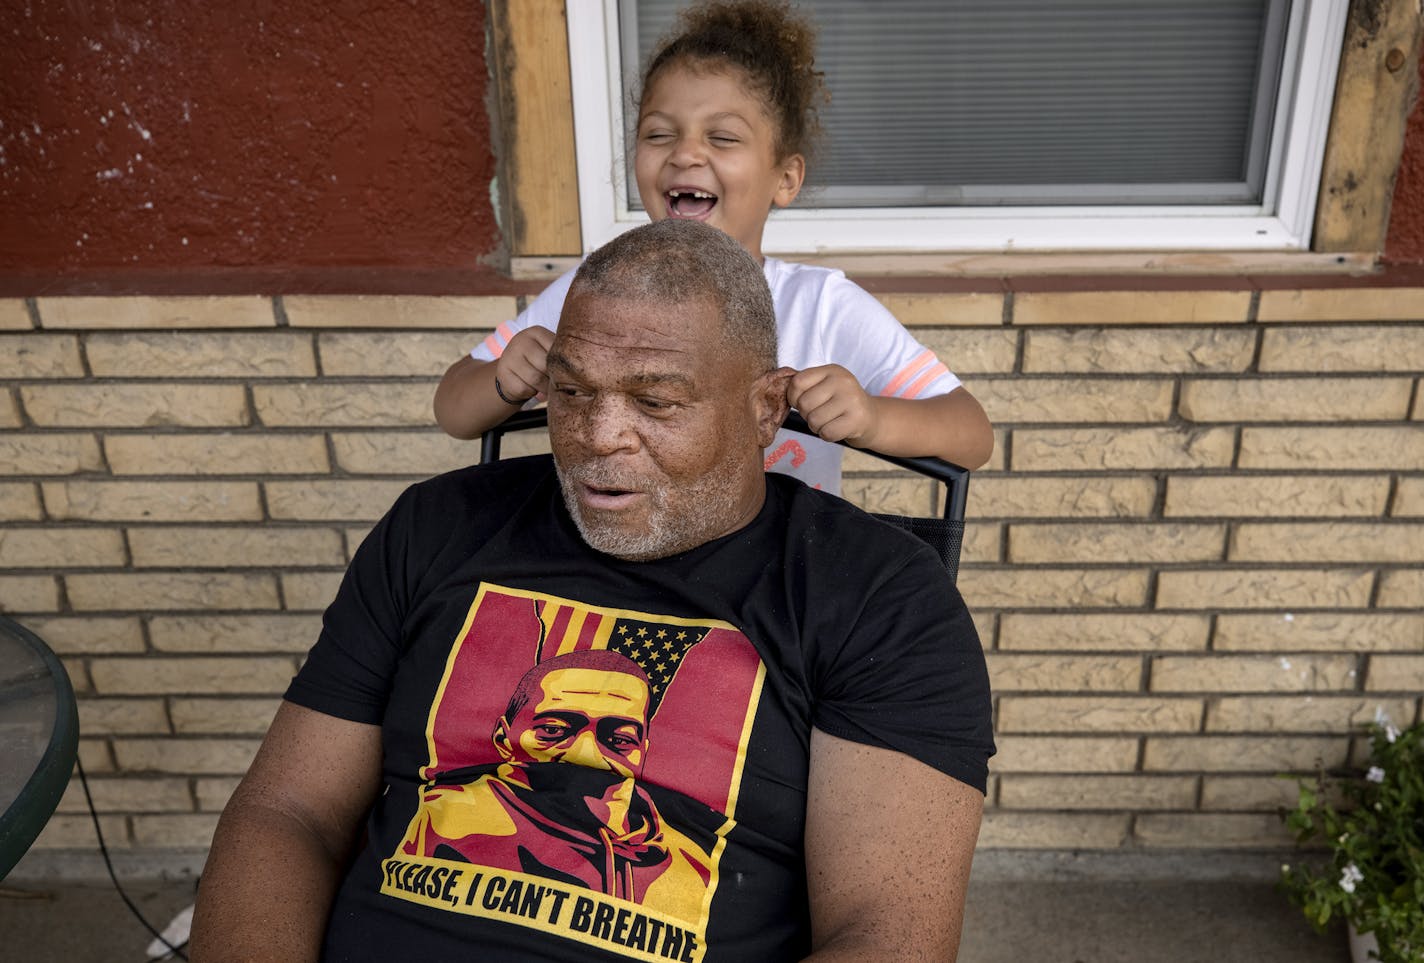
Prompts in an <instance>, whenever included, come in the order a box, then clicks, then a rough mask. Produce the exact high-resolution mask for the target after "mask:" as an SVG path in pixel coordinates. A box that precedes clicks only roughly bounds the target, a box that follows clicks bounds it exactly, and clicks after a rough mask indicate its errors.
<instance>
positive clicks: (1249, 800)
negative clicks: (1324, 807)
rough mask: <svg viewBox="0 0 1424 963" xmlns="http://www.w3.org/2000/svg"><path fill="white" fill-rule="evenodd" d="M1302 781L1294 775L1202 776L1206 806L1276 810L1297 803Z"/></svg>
mask: <svg viewBox="0 0 1424 963" xmlns="http://www.w3.org/2000/svg"><path fill="white" fill-rule="evenodd" d="M1299 795H1300V783H1299V782H1298V780H1297V779H1296V778H1294V777H1286V776H1281V775H1270V776H1207V777H1206V778H1205V779H1203V780H1202V801H1201V807H1202V808H1203V809H1233V810H1237V811H1242V810H1245V811H1252V810H1256V811H1260V810H1265V811H1268V812H1276V811H1277V810H1279V809H1281V808H1290V807H1294V806H1295V803H1296V800H1297V799H1298V798H1299Z"/></svg>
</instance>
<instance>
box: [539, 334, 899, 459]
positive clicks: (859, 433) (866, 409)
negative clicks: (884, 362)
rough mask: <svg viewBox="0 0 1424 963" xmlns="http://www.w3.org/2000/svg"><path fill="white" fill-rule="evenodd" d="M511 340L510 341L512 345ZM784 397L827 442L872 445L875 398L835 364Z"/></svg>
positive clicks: (801, 374) (810, 372)
mask: <svg viewBox="0 0 1424 963" xmlns="http://www.w3.org/2000/svg"><path fill="white" fill-rule="evenodd" d="M512 344H513V342H511V346H512ZM786 400H787V401H788V402H790V404H791V406H792V407H793V408H795V409H796V410H797V411H799V412H801V417H803V418H805V419H806V423H807V424H808V425H810V426H811V430H812V431H814V432H815V433H816V434H818V435H820V436H821V437H822V438H824V439H825V440H826V441H844V442H847V443H849V444H852V445H855V446H856V447H858V448H870V447H873V444H872V439H873V438H874V435H875V431H876V429H877V428H878V427H879V418H878V415H877V412H876V409H875V404H874V399H872V398H871V397H870V395H868V394H867V393H866V391H865V389H864V388H862V387H861V386H860V382H859V381H857V380H856V378H855V375H853V374H851V373H850V372H849V371H847V370H846V369H845V368H842V367H841V366H840V365H838V364H826V365H820V366H819V367H815V368H806V369H804V370H802V371H798V372H797V373H796V374H795V375H793V376H792V378H791V384H790V386H789V387H788V388H787V390H786Z"/></svg>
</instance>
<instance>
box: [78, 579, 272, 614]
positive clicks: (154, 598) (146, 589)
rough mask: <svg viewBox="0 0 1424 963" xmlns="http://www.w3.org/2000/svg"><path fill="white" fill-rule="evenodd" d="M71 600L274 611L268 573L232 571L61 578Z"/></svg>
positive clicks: (139, 608) (121, 607)
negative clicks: (239, 572)
mask: <svg viewBox="0 0 1424 963" xmlns="http://www.w3.org/2000/svg"><path fill="white" fill-rule="evenodd" d="M65 585H66V587H67V588H68V591H69V601H70V604H71V605H73V606H74V608H75V609H77V610H79V611H104V610H111V611H116V612H145V611H150V610H155V609H156V610H160V611H162V610H164V609H178V610H183V609H275V608H276V607H277V587H276V585H275V584H274V582H273V579H272V577H271V576H270V575H256V574H254V575H240V574H235V573H231V572H155V573H152V574H143V575H140V574H135V573H129V572H110V573H107V574H104V575H69V576H66V577H65Z"/></svg>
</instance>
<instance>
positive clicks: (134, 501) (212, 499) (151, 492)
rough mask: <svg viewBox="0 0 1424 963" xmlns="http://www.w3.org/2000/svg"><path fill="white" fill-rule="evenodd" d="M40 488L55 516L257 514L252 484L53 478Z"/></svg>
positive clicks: (164, 518) (242, 517) (151, 518)
mask: <svg viewBox="0 0 1424 963" xmlns="http://www.w3.org/2000/svg"><path fill="white" fill-rule="evenodd" d="M43 488H44V500H45V506H46V507H47V508H48V509H49V514H50V516H51V517H53V518H57V519H74V520H82V521H95V522H196V521H232V522H237V521H255V520H257V519H259V518H261V517H262V508H261V506H260V505H259V504H258V501H257V486H256V485H255V484H253V483H252V482H235V481H208V482H191V481H183V482H176V481H133V482H124V481H57V482H45V483H44V485H43Z"/></svg>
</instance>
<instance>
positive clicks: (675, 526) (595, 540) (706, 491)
mask: <svg viewBox="0 0 1424 963" xmlns="http://www.w3.org/2000/svg"><path fill="white" fill-rule="evenodd" d="M554 469H555V471H556V473H557V474H558V476H559V488H560V489H561V490H562V491H563V495H564V505H565V506H566V507H567V508H568V510H569V515H570V516H571V517H572V518H573V520H574V526H575V527H577V528H578V532H579V534H580V535H581V536H583V540H584V541H585V542H587V543H588V545H589V547H590V548H592V549H594V550H595V551H599V552H602V553H604V554H605V555H612V556H613V557H614V558H621V559H624V560H625V561H629V562H647V561H651V560H653V559H657V558H667V557H668V556H669V555H676V554H677V553H679V552H685V551H687V550H688V549H691V548H696V547H697V546H699V545H702V544H705V543H706V542H709V541H711V540H712V539H713V537H715V536H714V534H713V533H714V532H716V530H717V528H718V524H719V521H720V520H722V519H731V518H732V517H733V515H734V513H735V506H736V494H737V493H736V490H735V489H734V488H732V487H730V486H727V485H725V484H724V485H718V484H717V481H718V477H719V473H718V472H712V473H709V474H708V475H707V476H706V477H705V478H704V480H703V482H702V483H700V484H699V485H697V486H696V487H695V488H693V489H691V490H689V492H688V494H689V495H690V496H691V497H689V499H688V501H689V502H690V504H691V506H692V508H691V510H690V511H689V512H688V513H687V514H686V515H683V516H681V517H678V516H676V515H674V514H673V512H672V511H671V510H670V509H669V508H668V507H667V506H666V505H665V504H663V496H664V494H665V492H666V489H665V488H664V487H662V486H658V487H656V488H654V489H653V490H652V491H651V492H649V495H650V496H651V497H652V500H653V506H652V511H651V512H649V513H648V527H647V530H646V531H642V532H628V531H622V530H618V529H614V528H611V527H602V526H599V525H598V524H597V523H596V522H592V521H590V520H589V519H586V518H584V517H583V514H582V506H581V505H580V504H579V500H578V488H577V486H576V484H575V478H574V477H572V476H571V475H570V474H569V473H568V472H565V471H564V469H563V468H562V467H561V466H560V465H559V464H558V463H557V462H555V463H554ZM576 474H583V473H582V472H576ZM728 477H730V476H728ZM709 482H710V484H709ZM597 483H598V484H599V485H600V486H601V487H610V488H612V487H618V483H617V482H615V481H612V480H609V479H598V480H597ZM629 487H630V488H631V487H636V486H629ZM717 534H720V533H717Z"/></svg>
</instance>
